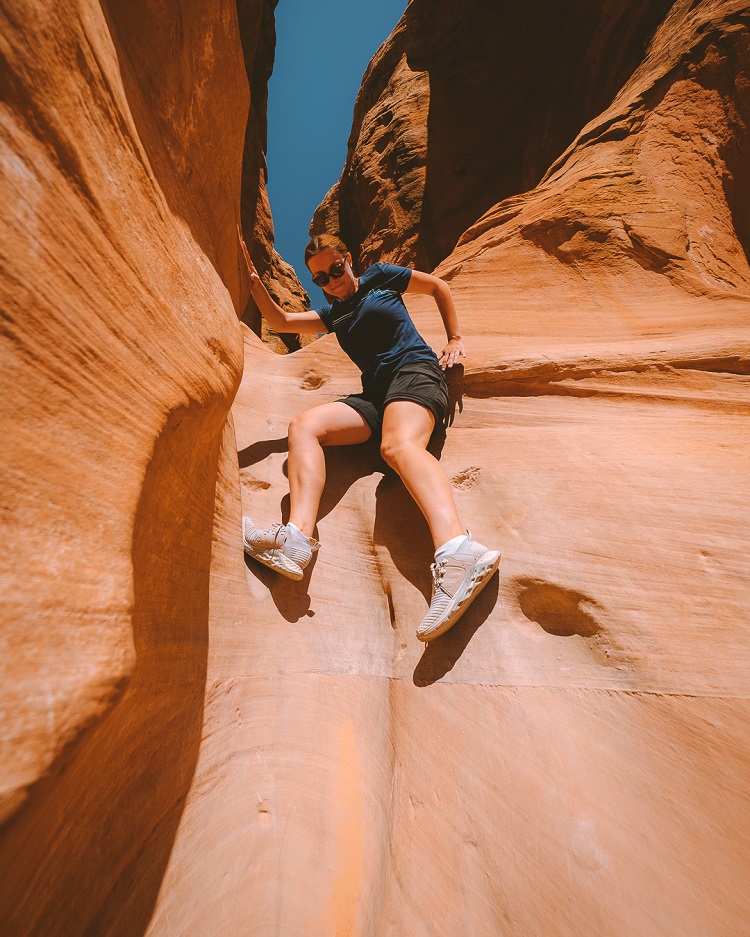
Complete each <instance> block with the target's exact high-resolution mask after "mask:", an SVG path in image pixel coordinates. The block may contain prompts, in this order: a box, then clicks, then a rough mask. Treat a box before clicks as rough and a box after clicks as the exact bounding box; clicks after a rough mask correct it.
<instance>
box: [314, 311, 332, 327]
mask: <svg viewBox="0 0 750 937" xmlns="http://www.w3.org/2000/svg"><path fill="white" fill-rule="evenodd" d="M313 311H314V312H317V314H318V315H319V316H320V318H321V320H322V321H323V325H324V326H325V327H326V331H327V332H332V331H333V317H332V316H331V307H330V306H328V305H326V306H322V307H321V308H320V309H315V310H313Z"/></svg>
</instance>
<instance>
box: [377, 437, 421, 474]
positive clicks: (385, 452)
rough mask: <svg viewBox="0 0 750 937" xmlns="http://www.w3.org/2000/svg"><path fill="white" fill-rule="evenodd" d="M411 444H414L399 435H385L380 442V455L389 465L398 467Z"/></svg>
mask: <svg viewBox="0 0 750 937" xmlns="http://www.w3.org/2000/svg"><path fill="white" fill-rule="evenodd" d="M410 445H413V444H410V443H409V442H408V440H404V439H402V438H400V437H399V436H396V435H392V436H383V439H382V441H381V443H380V455H381V456H382V457H383V459H384V461H385V462H386V464H387V465H390V467H391V468H393V469H395V468H397V467H398V464H399V462H400V461H401V458H402V456H403V454H404V452H405V451H406V450H407V449H409V447H410Z"/></svg>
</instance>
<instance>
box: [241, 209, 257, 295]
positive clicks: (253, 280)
mask: <svg viewBox="0 0 750 937" xmlns="http://www.w3.org/2000/svg"><path fill="white" fill-rule="evenodd" d="M237 237H238V238H239V241H240V247H241V248H242V253H243V255H244V257H245V263H246V264H247V272H248V273H249V274H250V289H251V290H252V288H253V287H254V286H255V284H256V283H260V277H259V276H258V271H257V270H256V269H255V264H254V263H253V262H252V260H250V251H248V249H247V244H245V242H244V241H243V239H242V232H241V231H240V226H239V225H237Z"/></svg>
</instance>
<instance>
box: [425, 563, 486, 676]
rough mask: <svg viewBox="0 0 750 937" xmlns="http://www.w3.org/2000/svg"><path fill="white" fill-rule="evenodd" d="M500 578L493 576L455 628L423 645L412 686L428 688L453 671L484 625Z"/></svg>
mask: <svg viewBox="0 0 750 937" xmlns="http://www.w3.org/2000/svg"><path fill="white" fill-rule="evenodd" d="M499 583H500V577H499V574H498V573H495V574H494V575H493V577H492V579H490V581H489V582H488V583H487V585H486V586H485V587H484V589H483V590H482V592H480V594H479V595H478V596H477V597H476V599H475V600H474V601H473V602H472V604H471V605H470V606H469V608H468V609H467V610H466V612H465V613H464V614H463V616H462V617H461V618H460V619H459V620H458V621H457V622H456V624H455V625H454V626H453V627H452V628H451V629H450V631H446V633H445V634H444V635H441V636H440V637H439V638H436V639H435V640H434V641H430V642H429V643H428V644H427V645H425V649H424V654H422V656H421V658H420V659H419V663H418V664H417V666H416V667H415V669H414V677H413V679H414V685H415V686H430V684H432V683H436V682H437V681H438V680H440V679H442V678H443V677H444V676H445V675H446V674H447V673H448V672H449V671H451V670H452V669H453V667H454V666H455V665H456V662H457V661H458V659H459V658H460V657H461V655H462V654H463V652H464V650H465V649H466V647H467V645H468V643H469V641H471V639H472V638H473V637H474V634H475V633H476V631H477V630H478V629H479V628H480V627H481V626H482V625H483V624H484V623H485V622H486V621H487V619H488V618H489V617H490V615H491V614H492V609H493V608H494V607H495V603H496V602H497V596H498V592H499Z"/></svg>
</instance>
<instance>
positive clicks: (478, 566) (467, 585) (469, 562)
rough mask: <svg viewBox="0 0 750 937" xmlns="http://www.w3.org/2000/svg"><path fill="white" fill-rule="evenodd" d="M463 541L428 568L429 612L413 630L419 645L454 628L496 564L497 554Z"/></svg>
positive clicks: (468, 539) (485, 583) (472, 541)
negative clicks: (454, 550)
mask: <svg viewBox="0 0 750 937" xmlns="http://www.w3.org/2000/svg"><path fill="white" fill-rule="evenodd" d="M467 534H468V536H467V539H466V540H465V542H464V543H463V544H462V545H461V548H460V550H458V551H457V552H456V553H451V554H450V555H449V556H446V557H444V558H443V559H442V560H439V561H436V562H435V563H433V564H432V566H431V567H430V569H431V570H432V580H433V582H432V599H431V601H430V609H429V611H428V612H427V614H426V615H425V617H424V619H423V621H422V623H421V624H420V626H419V627H418V628H417V637H418V638H419V640H420V641H432V640H433V638H437V637H439V636H440V635H441V634H444V633H445V632H446V631H447V630H448V629H449V628H450V627H452V626H453V625H455V623H456V622H457V621H458V619H459V618H460V617H461V616H462V615H463V613H464V612H465V611H466V609H467V608H468V607H469V606H470V605H471V603H472V602H473V601H474V599H475V598H476V597H477V596H478V595H479V593H480V592H481V591H482V589H484V587H485V586H486V585H487V583H488V582H489V581H490V579H491V578H492V574H493V573H494V572H495V570H496V569H497V567H498V565H499V563H500V554H499V553H498V551H497V550H488V549H487V547H484V546H482V544H481V543H476V541H474V540H472V539H471V534H469V532H468V531H467Z"/></svg>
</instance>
